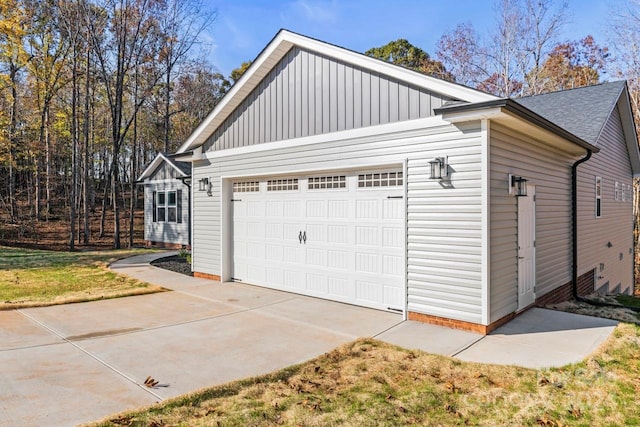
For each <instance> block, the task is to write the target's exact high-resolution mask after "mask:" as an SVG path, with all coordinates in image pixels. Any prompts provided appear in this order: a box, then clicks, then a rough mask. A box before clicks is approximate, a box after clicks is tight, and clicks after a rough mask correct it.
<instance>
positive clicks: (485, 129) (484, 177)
mask: <svg viewBox="0 0 640 427" xmlns="http://www.w3.org/2000/svg"><path fill="white" fill-rule="evenodd" d="M480 133H481V137H480V152H481V153H480V170H481V172H480V174H481V178H480V181H481V183H480V188H481V191H482V201H481V203H482V207H481V211H482V218H481V230H482V231H481V232H482V240H481V246H482V257H481V259H482V261H481V263H482V265H481V275H482V278H481V283H482V324H483V325H489V323H490V321H491V289H490V287H491V257H490V253H489V251H490V250H491V229H490V228H491V221H490V216H491V212H490V209H491V203H490V199H489V198H490V196H491V191H490V186H491V169H490V168H491V162H490V160H491V158H490V152H491V150H490V144H491V122H490V121H489V120H487V119H483V120H482V122H481V131H480Z"/></svg>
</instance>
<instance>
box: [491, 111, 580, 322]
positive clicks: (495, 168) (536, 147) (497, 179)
mask: <svg viewBox="0 0 640 427" xmlns="http://www.w3.org/2000/svg"><path fill="white" fill-rule="evenodd" d="M490 135H491V137H490V141H491V146H490V177H491V188H490V212H491V214H490V230H491V243H490V260H491V273H490V283H491V289H490V304H491V305H490V307H491V319H490V320H491V322H495V321H496V320H498V319H500V318H502V317H504V316H506V315H508V314H510V313H512V312H514V311H515V310H517V308H518V301H517V295H518V293H517V291H518V218H517V198H516V197H515V196H511V195H509V192H508V174H509V173H511V174H514V175H517V176H522V177H524V178H526V179H528V180H529V183H531V184H534V185H535V186H536V287H535V294H536V298H540V297H541V296H543V295H544V294H546V293H548V292H550V291H552V290H553V289H555V288H556V287H559V286H561V285H563V284H564V283H566V282H567V281H569V280H571V246H572V243H571V165H572V164H573V162H574V161H575V160H576V159H575V158H572V157H570V156H569V155H568V154H566V153H564V152H562V151H560V150H557V149H554V148H552V147H550V146H548V145H543V144H542V143H541V142H540V141H537V140H535V139H533V138H531V137H529V136H527V135H525V134H522V133H519V132H517V131H515V130H512V129H508V128H506V127H504V126H500V125H497V124H494V123H492V125H491V131H490Z"/></svg>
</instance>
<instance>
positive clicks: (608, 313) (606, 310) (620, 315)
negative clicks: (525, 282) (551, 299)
mask: <svg viewBox="0 0 640 427" xmlns="http://www.w3.org/2000/svg"><path fill="white" fill-rule="evenodd" d="M588 298H589V299H591V300H594V301H597V302H603V303H607V304H612V305H619V307H602V306H597V305H591V304H587V303H584V302H581V301H574V300H571V301H565V302H561V303H558V304H549V305H547V306H546V308H550V309H552V310H560V311H568V312H570V313H576V314H584V315H586V316H595V317H603V318H605V319H614V320H620V321H622V322H627V323H635V324H638V325H640V313H638V312H636V311H634V310H631V309H628V308H625V307H624V306H623V304H624V305H628V306H631V307H638V304H640V298H637V297H632V296H627V295H598V294H594V295H590V296H589V297H588Z"/></svg>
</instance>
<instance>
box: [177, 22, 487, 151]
mask: <svg viewBox="0 0 640 427" xmlns="http://www.w3.org/2000/svg"><path fill="white" fill-rule="evenodd" d="M294 45H297V46H299V47H301V48H304V49H308V50H311V51H314V52H317V53H320V54H322V55H325V56H329V57H332V58H336V59H338V60H341V61H343V62H345V63H348V64H352V65H355V66H358V67H362V68H365V69H368V70H372V71H374V72H378V73H381V74H384V75H387V76H390V77H393V78H396V79H398V80H401V81H403V82H406V83H409V84H412V85H415V86H418V87H421V88H424V89H427V90H429V91H433V92H437V93H440V94H442V95H445V96H449V97H451V98H457V99H460V100H462V101H466V102H482V101H491V100H495V99H499V98H498V97H496V96H494V95H490V94H488V93H484V92H481V91H479V90H476V89H472V88H469V87H466V86H463V85H460V84H457V83H452V82H448V81H445V80H440V79H437V78H435V77H431V76H427V75H424V74H421V73H418V72H416V71H412V70H409V69H406V68H403V67H400V66H397V65H394V64H391V63H388V62H385V61H382V60H379V59H376V58H372V57H369V56H366V55H363V54H361V53H357V52H354V51H350V50H348V49H345V48H342V47H338V46H335V45H332V44H329V43H325V42H322V41H319V40H314V39H311V38H309V37H305V36H302V35H300V34H295V33H292V32H289V31H286V30H281V31H280V32H279V33H278V34H277V35H276V36H275V37H274V38H273V40H272V41H271V42H270V43H269V44H268V45H267V46H266V47H265V48H264V50H263V51H262V52H261V53H260V54H259V55H258V57H257V58H256V59H255V60H254V62H253V64H252V65H251V66H250V67H249V69H248V70H247V72H246V73H244V75H243V76H242V77H241V78H240V80H238V81H237V82H236V84H234V85H233V87H232V88H231V89H230V90H229V92H228V93H227V94H226V95H225V96H224V97H223V98H222V100H221V101H220V103H219V104H218V105H216V107H215V108H214V109H213V111H211V113H210V114H209V115H208V116H207V117H206V118H205V119H204V120H203V121H202V122H201V123H200V125H199V126H198V127H197V128H196V129H195V131H193V133H192V134H191V135H190V136H189V137H188V138H187V140H186V141H185V142H184V143H183V144H182V145H181V146H180V148H178V150H177V151H176V153H178V154H179V153H184V152H185V151H188V150H189V149H191V148H194V147H195V146H198V145H202V144H204V142H205V141H206V140H207V138H209V136H210V135H211V134H212V133H213V132H214V131H215V130H216V129H217V128H218V126H220V125H221V124H222V123H223V122H224V120H226V118H227V117H228V116H229V115H230V114H231V113H232V112H233V110H235V108H236V107H237V106H238V105H240V104H241V103H242V101H243V100H244V99H245V97H246V96H247V95H249V93H251V91H252V90H253V89H255V87H257V86H258V84H260V82H261V81H262V79H263V78H264V77H265V76H266V75H267V74H268V73H269V72H270V71H271V69H272V68H273V67H274V66H275V65H276V64H277V63H278V61H280V60H281V59H282V58H283V57H284V56H285V55H286V53H287V52H288V51H289V50H290V49H291V48H292V47H293V46H294Z"/></svg>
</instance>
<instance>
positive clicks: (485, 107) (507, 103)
mask: <svg viewBox="0 0 640 427" xmlns="http://www.w3.org/2000/svg"><path fill="white" fill-rule="evenodd" d="M483 111H484V112H485V113H484V114H483ZM434 112H435V113H436V114H442V115H443V117H444V118H445V119H446V118H447V116H448V117H449V118H450V119H451V118H454V116H458V117H462V115H461V114H462V113H468V114H466V116H467V117H468V118H470V117H472V116H473V114H472V113H475V115H477V118H478V119H482V118H491V117H490V116H489V115H488V114H487V113H486V112H492V113H491V114H492V115H494V116H495V114H497V113H498V112H509V113H511V114H513V115H515V116H517V117H519V118H521V119H524V120H526V121H527V122H529V123H532V124H534V125H536V126H538V127H540V128H542V129H545V130H547V131H549V132H552V133H553V134H555V135H557V136H559V137H561V138H563V139H566V140H567V141H570V142H571V143H573V144H575V145H578V146H580V147H582V148H584V149H585V150H588V151H591V152H592V153H597V152H599V151H600V149H599V148H598V147H596V146H594V145H592V144H589V143H588V142H587V141H585V140H583V139H582V138H580V137H577V136H576V135H574V134H572V133H571V132H569V131H567V130H566V129H564V128H562V127H560V126H558V125H556V124H555V123H553V122H551V121H549V120H547V119H545V118H544V117H542V116H540V115H539V114H536V113H534V112H533V111H531V110H529V109H528V108H526V107H524V106H523V105H521V104H518V102H516V101H514V100H513V99H510V98H501V99H497V100H492V101H485V102H476V103H472V104H460V105H452V106H444V107H441V108H437V109H435V110H434Z"/></svg>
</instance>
